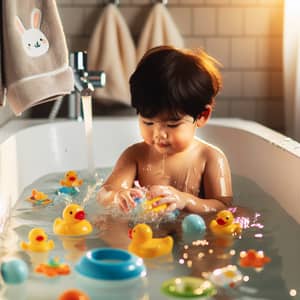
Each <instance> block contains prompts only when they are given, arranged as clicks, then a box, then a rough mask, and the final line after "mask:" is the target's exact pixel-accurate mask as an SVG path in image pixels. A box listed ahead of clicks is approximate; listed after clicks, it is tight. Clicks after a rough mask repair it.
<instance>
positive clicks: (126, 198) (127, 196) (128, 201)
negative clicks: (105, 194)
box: [114, 188, 144, 212]
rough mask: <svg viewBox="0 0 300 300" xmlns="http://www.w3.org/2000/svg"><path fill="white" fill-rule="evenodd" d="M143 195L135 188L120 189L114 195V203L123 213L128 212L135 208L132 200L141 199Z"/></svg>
mask: <svg viewBox="0 0 300 300" xmlns="http://www.w3.org/2000/svg"><path fill="white" fill-rule="evenodd" d="M143 196H144V193H143V192H142V191H141V190H139V189H136V188H130V189H122V190H120V191H118V192H117V193H116V194H115V197H114V201H115V203H118V204H119V208H120V209H121V210H122V211H123V212H129V211H130V210H131V209H133V208H134V207H135V206H136V203H135V202H134V198H141V197H143Z"/></svg>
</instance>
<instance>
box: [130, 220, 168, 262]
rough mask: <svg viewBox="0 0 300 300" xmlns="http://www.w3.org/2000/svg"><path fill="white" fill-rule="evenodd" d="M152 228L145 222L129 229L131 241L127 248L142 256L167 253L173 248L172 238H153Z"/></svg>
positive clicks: (150, 256) (148, 256) (147, 256)
mask: <svg viewBox="0 0 300 300" xmlns="http://www.w3.org/2000/svg"><path fill="white" fill-rule="evenodd" d="M152 235H153V233H152V229H151V227H150V226H148V225H146V224H138V225H136V226H135V227H134V228H133V229H132V230H130V237H131V239H132V240H131V243H130V244H129V246H128V250H129V251H130V252H132V253H134V254H136V255H138V256H140V257H143V258H152V257H156V256H161V255H165V254H168V253H170V252H171V251H172V248H173V238H172V237H171V236H166V237H164V238H153V237H152Z"/></svg>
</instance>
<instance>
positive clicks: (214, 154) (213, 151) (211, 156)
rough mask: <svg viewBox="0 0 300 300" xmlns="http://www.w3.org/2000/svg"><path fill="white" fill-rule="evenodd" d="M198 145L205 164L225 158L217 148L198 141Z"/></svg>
mask: <svg viewBox="0 0 300 300" xmlns="http://www.w3.org/2000/svg"><path fill="white" fill-rule="evenodd" d="M199 143H200V144H201V153H202V155H203V157H204V158H205V159H206V161H207V162H208V161H214V160H218V159H220V158H223V159H224V158H226V156H225V154H224V152H223V151H222V150H221V149H220V148H219V147H217V146H215V145H213V144H210V143H208V142H206V141H203V140H199Z"/></svg>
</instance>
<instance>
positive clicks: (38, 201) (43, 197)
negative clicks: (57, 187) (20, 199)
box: [26, 189, 53, 205]
mask: <svg viewBox="0 0 300 300" xmlns="http://www.w3.org/2000/svg"><path fill="white" fill-rule="evenodd" d="M26 200H27V201H29V202H31V203H32V204H33V205H47V204H50V203H52V202H53V201H52V200H51V199H49V197H48V195H47V194H44V193H43V192H39V191H38V190H36V189H33V190H32V191H31V196H29V197H27V198H26Z"/></svg>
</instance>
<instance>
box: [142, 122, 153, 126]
mask: <svg viewBox="0 0 300 300" xmlns="http://www.w3.org/2000/svg"><path fill="white" fill-rule="evenodd" d="M143 123H144V124H145V125H146V126H151V125H153V124H154V123H153V122H151V121H143Z"/></svg>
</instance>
